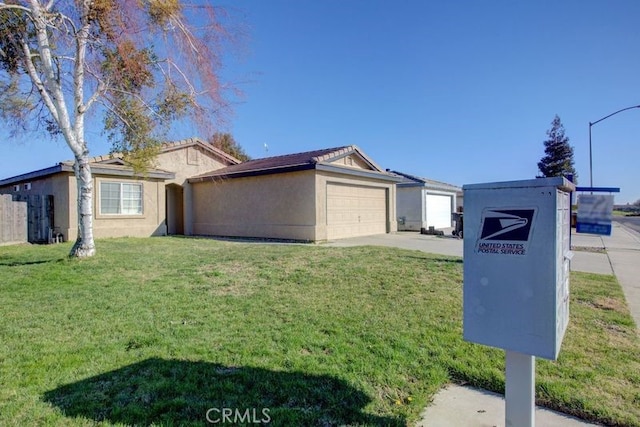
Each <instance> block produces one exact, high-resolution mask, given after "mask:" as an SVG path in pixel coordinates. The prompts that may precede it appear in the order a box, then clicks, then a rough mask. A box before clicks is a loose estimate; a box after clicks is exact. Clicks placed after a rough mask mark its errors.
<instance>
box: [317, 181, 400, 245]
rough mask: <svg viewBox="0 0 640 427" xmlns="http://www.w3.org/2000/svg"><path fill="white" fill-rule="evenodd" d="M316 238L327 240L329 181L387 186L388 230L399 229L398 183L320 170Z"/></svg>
mask: <svg viewBox="0 0 640 427" xmlns="http://www.w3.org/2000/svg"><path fill="white" fill-rule="evenodd" d="M315 179H316V185H315V186H316V218H317V226H316V240H317V241H323V240H327V183H338V184H347V185H363V186H370V187H378V188H385V189H386V190H387V194H388V197H389V200H388V203H387V232H388V233H393V232H396V231H397V230H398V226H397V222H396V185H395V183H393V182H388V181H382V180H378V179H375V178H368V177H359V176H353V175H343V174H338V173H333V172H326V171H319V172H318V173H317V174H316V177H315Z"/></svg>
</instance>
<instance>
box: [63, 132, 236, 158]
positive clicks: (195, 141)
mask: <svg viewBox="0 0 640 427" xmlns="http://www.w3.org/2000/svg"><path fill="white" fill-rule="evenodd" d="M195 145H197V146H199V147H201V148H203V149H205V150H207V151H209V152H211V153H213V154H216V155H217V156H218V157H222V158H223V159H225V160H227V161H228V162H229V163H231V164H238V163H240V160H238V159H236V158H235V157H233V156H232V155H230V154H227V153H225V152H224V151H222V150H220V149H219V148H216V147H214V146H213V145H212V144H209V143H208V142H204V141H203V140H201V139H200V138H197V137H194V138H186V139H182V140H179V141H172V142H165V143H163V144H162V146H161V148H160V152H161V153H166V152H168V151H174V150H179V149H181V148H184V147H191V146H195ZM89 162H91V163H112V164H115V163H120V164H124V162H123V161H122V153H109V154H104V155H101V156H95V157H91V158H90V159H89ZM63 163H70V164H73V163H74V161H73V160H65V161H64V162H63Z"/></svg>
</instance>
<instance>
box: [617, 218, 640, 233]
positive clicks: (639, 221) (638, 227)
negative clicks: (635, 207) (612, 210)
mask: <svg viewBox="0 0 640 427" xmlns="http://www.w3.org/2000/svg"><path fill="white" fill-rule="evenodd" d="M613 219H614V221H616V222H618V223H620V224H623V225H624V226H626V227H629V228H630V229H632V230H633V231H635V232H636V233H640V216H616V217H614V218H613Z"/></svg>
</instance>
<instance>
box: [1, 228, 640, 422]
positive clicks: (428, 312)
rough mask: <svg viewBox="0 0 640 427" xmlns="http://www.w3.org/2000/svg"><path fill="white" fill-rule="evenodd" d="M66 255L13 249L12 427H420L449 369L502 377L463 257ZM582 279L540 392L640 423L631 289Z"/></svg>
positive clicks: (7, 348) (226, 247)
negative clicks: (221, 425)
mask: <svg viewBox="0 0 640 427" xmlns="http://www.w3.org/2000/svg"><path fill="white" fill-rule="evenodd" d="M68 251H69V246H68V245H67V244H63V245H53V246H13V247H0V307H1V316H0V343H1V345H0V425H60V426H62V425H64V426H66V425H95V424H96V423H100V424H104V425H112V424H119V425H150V424H154V425H206V418H205V415H206V412H207V409H209V408H218V409H220V410H221V409H222V408H235V409H238V410H239V411H240V412H241V413H240V415H241V416H249V415H250V416H251V417H252V418H251V420H250V421H256V420H264V413H263V412H261V411H262V410H263V409H264V408H268V416H269V419H270V420H271V424H272V425H280V426H292V425H345V424H346V425H411V424H412V423H414V422H415V421H416V420H417V419H418V416H419V413H420V412H421V411H422V410H423V408H424V407H425V406H426V405H427V404H428V403H429V401H430V399H431V398H432V397H433V395H434V394H435V393H436V392H437V391H438V390H439V389H440V388H441V387H442V386H443V385H444V384H446V383H448V382H459V383H468V384H472V385H475V386H479V387H484V388H486V389H489V390H493V391H498V392H502V391H503V390H504V352H503V351H500V350H497V349H491V348H488V347H483V346H479V345H474V344H470V343H466V342H464V341H463V340H462V337H461V335H462V325H461V311H462V308H461V299H462V284H461V283H462V262H461V260H460V259H457V258H446V257H441V256H432V255H428V254H424V253H421V252H418V251H405V250H399V249H392V248H376V247H363V248H329V247H322V246H301V245H261V244H240V243H230V242H218V241H213V240H206V239H185V238H151V239H112V240H111V239H110V240H101V241H98V255H97V256H96V257H94V258H92V259H88V260H82V261H78V260H68V259H67V258H66V254H67V253H68ZM571 290H572V305H571V322H570V324H569V328H568V331H567V335H566V336H565V340H564V344H563V348H562V351H561V353H560V358H559V360H558V361H557V362H549V361H543V360H539V361H538V363H537V386H536V387H537V398H538V403H541V404H545V405H547V406H549V407H552V408H556V409H560V410H562V411H564V412H568V413H573V414H576V415H578V416H581V417H583V418H586V419H591V420H598V421H599V422H601V423H604V424H608V425H628V426H640V361H639V360H638V354H640V343H639V340H638V337H637V335H636V333H635V329H634V324H633V321H632V320H631V318H630V316H629V314H628V311H627V308H626V305H625V303H624V298H623V296H622V293H621V291H620V287H619V286H618V284H617V282H616V281H615V278H614V277H613V276H600V275H590V274H573V275H572V282H571ZM246 410H249V412H245V411H246ZM251 410H255V411H256V414H255V416H254V414H253V413H251ZM213 415H216V413H213ZM236 420H237V419H236ZM244 421H245V423H250V421H249V419H248V418H244Z"/></svg>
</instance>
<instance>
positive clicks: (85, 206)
mask: <svg viewBox="0 0 640 427" xmlns="http://www.w3.org/2000/svg"><path fill="white" fill-rule="evenodd" d="M90 3H91V2H90V1H89V0H85V1H84V2H83V8H84V9H83V17H82V21H83V26H82V28H81V29H80V31H78V33H77V34H76V58H75V70H74V81H73V84H74V93H73V95H74V96H73V107H74V110H73V111H74V116H75V125H73V124H72V117H71V116H70V114H69V110H68V109H67V103H66V101H65V96H64V92H63V90H62V81H61V80H60V79H59V76H58V74H57V73H56V71H59V70H58V69H57V68H56V66H55V65H54V60H53V56H52V52H51V42H50V40H49V36H48V33H47V25H50V23H49V21H48V20H47V19H48V18H50V17H51V16H52V15H51V14H49V13H48V11H47V6H45V5H44V4H42V3H40V2H39V1H38V0H31V18H32V20H33V23H34V26H35V29H36V39H37V42H38V49H37V51H38V55H37V57H38V59H39V61H40V65H41V67H42V70H43V72H44V79H40V77H39V74H38V72H37V70H36V67H35V65H34V63H33V60H32V57H33V56H32V54H31V47H30V46H29V44H28V43H27V42H26V41H24V42H23V43H22V45H23V50H24V54H25V67H26V69H27V72H28V73H29V76H30V77H31V80H32V82H33V84H34V85H35V87H36V88H37V89H38V91H39V93H40V95H41V96H42V99H43V101H44V103H45V105H46V106H47V108H48V109H49V111H50V112H51V115H52V116H53V118H54V119H55V121H56V122H57V124H58V127H59V129H60V132H61V133H62V135H63V136H64V139H65V141H66V142H67V144H68V145H69V148H71V151H72V152H73V155H74V157H75V163H74V171H75V175H76V182H77V186H78V237H77V239H76V243H75V244H74V245H73V248H72V249H71V252H70V253H69V256H72V257H78V258H84V257H90V256H93V255H95V253H96V247H95V243H94V241H93V177H92V176H91V167H90V165H89V150H88V149H87V144H86V141H85V140H84V113H85V111H86V109H87V108H88V107H89V105H85V104H84V103H83V98H84V92H83V89H84V55H85V51H86V43H87V37H88V31H89V23H88V17H87V12H88V10H89V6H90ZM94 100H95V99H94V98H92V99H91V100H90V101H89V103H88V104H90V103H92V102H93V101H94Z"/></svg>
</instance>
